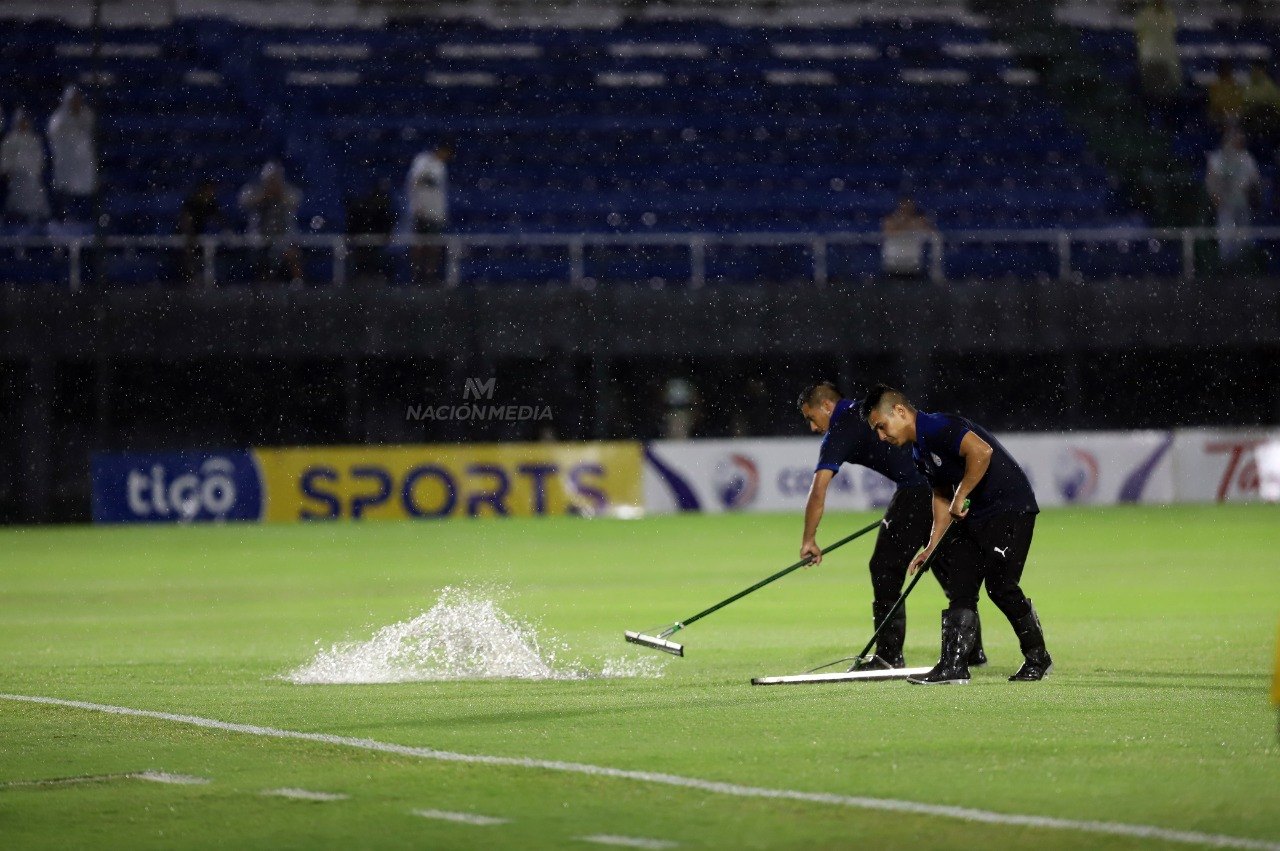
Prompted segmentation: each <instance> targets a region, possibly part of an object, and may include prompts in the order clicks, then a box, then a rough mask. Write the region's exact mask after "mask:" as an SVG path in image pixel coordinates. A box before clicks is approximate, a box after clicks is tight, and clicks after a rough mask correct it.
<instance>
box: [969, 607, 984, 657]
mask: <svg viewBox="0 0 1280 851" xmlns="http://www.w3.org/2000/svg"><path fill="white" fill-rule="evenodd" d="M973 614H974V621H973V628H974V630H975V634H976V637H975V638H974V639H973V649H972V650H970V651H969V667H970V668H985V667H986V666H987V654H986V652H985V651H983V649H982V618H981V617H979V616H978V613H977V612H974V613H973Z"/></svg>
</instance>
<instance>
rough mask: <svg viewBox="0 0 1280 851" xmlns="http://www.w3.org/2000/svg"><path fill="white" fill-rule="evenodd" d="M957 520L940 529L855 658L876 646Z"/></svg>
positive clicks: (864, 656) (864, 655)
mask: <svg viewBox="0 0 1280 851" xmlns="http://www.w3.org/2000/svg"><path fill="white" fill-rule="evenodd" d="M964 507H965V508H968V507H969V500H967V499H966V500H965V501H964ZM959 522H960V521H958V520H952V521H951V523H950V524H949V525H948V526H947V528H946V529H944V530H942V537H941V538H939V539H938V545H937V546H936V547H934V548H933V552H931V553H929V558H927V559H926V560H925V563H924V564H922V565H920V569H919V570H917V571H916V575H915V576H914V577H913V578H912V579H911V583H910V584H909V585H907V587H906V589H905V590H904V591H903V592H902V593H901V594H900V595H899V596H898V600H897V602H895V603H894V604H893V608H891V609H889V611H888V612H886V613H885V616H884V619H883V620H881V621H880V625H879V626H878V627H876V631H875V632H873V633H871V640H870V641H868V642H867V646H866V647H864V648H862V652H861V653H859V654H858V655H857V657H855V658H858V659H865V658H866V657H867V654H868V653H870V652H871V648H872V647H875V646H876V639H877V638H879V637H880V633H881V632H883V631H884V628H885V626H887V625H888V623H889V621H891V620H893V616H894V615H896V614H897V613H898V610H899V609H901V608H902V604H903V603H905V602H907V598H908V597H910V596H911V589H912V588H915V587H916V583H917V582H919V581H920V578H921V577H922V576H924V575H925V574H926V573H928V572H929V568H930V567H932V566H933V560H934V558H935V557H936V556H937V555H938V550H940V549H942V545H943V544H944V543H946V541H947V538H948V536H949V535H950V534H951V530H952V529H953V528H954V527H955V526H957V525H958V524H959ZM840 661H842V662H843V661H846V660H844V659H841V660H840Z"/></svg>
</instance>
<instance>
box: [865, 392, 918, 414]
mask: <svg viewBox="0 0 1280 851" xmlns="http://www.w3.org/2000/svg"><path fill="white" fill-rule="evenodd" d="M884 402H889V403H891V404H893V405H905V406H906V407H907V409H908V410H912V411H914V410H915V408H913V407H912V405H911V402H909V401H908V400H907V397H906V395H905V394H904V393H903V392H902V391H901V390H895V389H893V388H892V387H890V386H889V385H888V384H884V383H879V384H876V385H875V386H874V387H872V388H871V389H870V390H868V391H867V398H865V399H863V400H862V407H861V408H859V409H858V413H859V414H861V415H862V418H863V419H864V420H865V419H867V418H868V417H870V416H871V412H872V411H874V410H875V409H876V408H879V407H880V405H881V404H882V403H884Z"/></svg>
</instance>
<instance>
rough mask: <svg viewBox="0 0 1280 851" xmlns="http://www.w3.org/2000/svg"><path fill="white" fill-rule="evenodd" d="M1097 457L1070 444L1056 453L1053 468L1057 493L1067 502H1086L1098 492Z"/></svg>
mask: <svg viewBox="0 0 1280 851" xmlns="http://www.w3.org/2000/svg"><path fill="white" fill-rule="evenodd" d="M1098 470H1099V467H1098V459H1097V457H1096V456H1095V455H1094V454H1093V453H1092V452H1086V451H1085V450H1083V449H1080V448H1077V447H1074V446H1070V447H1067V448H1066V449H1064V450H1062V452H1061V453H1060V454H1059V455H1058V458H1057V460H1056V462H1055V463H1054V468H1053V479H1054V483H1055V484H1056V485H1057V486H1058V493H1060V494H1062V498H1063V499H1064V500H1066V501H1067V502H1087V501H1088V500H1089V499H1091V498H1092V497H1093V495H1094V494H1096V493H1097V492H1098Z"/></svg>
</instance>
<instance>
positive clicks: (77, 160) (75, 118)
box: [49, 86, 98, 222]
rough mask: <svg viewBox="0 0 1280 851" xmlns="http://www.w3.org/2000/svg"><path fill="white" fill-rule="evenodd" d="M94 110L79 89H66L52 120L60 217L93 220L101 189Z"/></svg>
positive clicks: (69, 87) (54, 181) (51, 138)
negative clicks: (97, 196)
mask: <svg viewBox="0 0 1280 851" xmlns="http://www.w3.org/2000/svg"><path fill="white" fill-rule="evenodd" d="M93 122H94V115H93V110H91V109H90V108H89V105H88V104H87V103H85V100H84V93H83V92H81V91H80V87H79V86H67V88H66V91H64V92H63V93H62V103H61V104H60V105H59V106H58V109H57V110H56V111H55V112H54V113H53V115H52V116H50V118H49V151H50V153H52V154H53V180H52V181H51V182H52V184H53V197H54V202H55V206H56V208H57V211H56V212H57V215H58V218H60V219H62V220H63V221H80V222H83V221H87V220H89V219H91V218H92V217H93V193H94V190H95V189H97V187H98V154H97V151H96V150H95V148H94V139H93Z"/></svg>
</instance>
